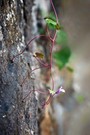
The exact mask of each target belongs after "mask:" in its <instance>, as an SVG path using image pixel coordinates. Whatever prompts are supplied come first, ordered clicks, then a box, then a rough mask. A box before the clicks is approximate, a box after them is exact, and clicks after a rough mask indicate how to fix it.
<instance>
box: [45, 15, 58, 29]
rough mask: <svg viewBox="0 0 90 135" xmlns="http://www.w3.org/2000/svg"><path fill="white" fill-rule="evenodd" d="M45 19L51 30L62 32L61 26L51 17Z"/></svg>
mask: <svg viewBox="0 0 90 135" xmlns="http://www.w3.org/2000/svg"><path fill="white" fill-rule="evenodd" d="M44 19H45V20H46V23H47V24H48V26H49V28H53V29H56V30H60V25H59V24H58V23H57V22H56V20H54V19H52V18H50V17H45V18H44Z"/></svg>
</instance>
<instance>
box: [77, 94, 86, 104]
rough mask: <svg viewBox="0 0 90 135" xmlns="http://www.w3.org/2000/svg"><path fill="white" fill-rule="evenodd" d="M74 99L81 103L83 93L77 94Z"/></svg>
mask: <svg viewBox="0 0 90 135" xmlns="http://www.w3.org/2000/svg"><path fill="white" fill-rule="evenodd" d="M76 100H77V102H78V103H83V102H84V100H85V98H84V96H83V95H77V96H76Z"/></svg>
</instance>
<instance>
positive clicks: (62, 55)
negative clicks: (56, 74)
mask: <svg viewBox="0 0 90 135" xmlns="http://www.w3.org/2000/svg"><path fill="white" fill-rule="evenodd" d="M53 56H54V58H55V60H56V64H57V65H58V67H59V69H62V68H64V67H65V65H66V64H67V63H68V61H69V58H70V56H71V50H70V48H69V47H68V46H64V47H62V48H61V50H60V51H58V52H56V53H54V55H53Z"/></svg>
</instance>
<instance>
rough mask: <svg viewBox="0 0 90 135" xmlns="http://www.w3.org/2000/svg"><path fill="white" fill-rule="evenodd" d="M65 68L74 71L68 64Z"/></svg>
mask: <svg viewBox="0 0 90 135" xmlns="http://www.w3.org/2000/svg"><path fill="white" fill-rule="evenodd" d="M66 68H67V69H68V71H70V72H73V71H74V69H73V68H72V67H70V66H66Z"/></svg>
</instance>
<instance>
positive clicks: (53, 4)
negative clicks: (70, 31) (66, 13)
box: [50, 0, 58, 23]
mask: <svg viewBox="0 0 90 135" xmlns="http://www.w3.org/2000/svg"><path fill="white" fill-rule="evenodd" d="M50 3H51V5H52V8H53V11H54V14H55V16H56V20H57V23H58V15H57V12H56V9H55V7H54V4H53V2H52V0H50Z"/></svg>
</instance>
